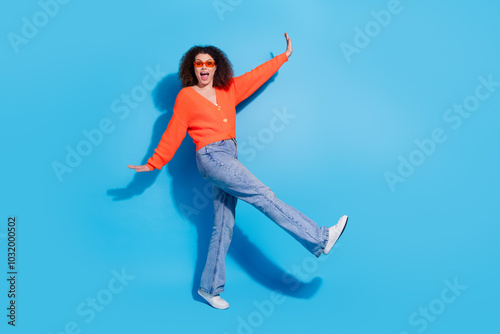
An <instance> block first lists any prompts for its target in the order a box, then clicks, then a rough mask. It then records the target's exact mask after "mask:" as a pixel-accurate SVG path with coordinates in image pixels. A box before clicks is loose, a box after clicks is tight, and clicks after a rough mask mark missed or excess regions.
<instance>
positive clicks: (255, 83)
mask: <svg viewBox="0 0 500 334" xmlns="http://www.w3.org/2000/svg"><path fill="white" fill-rule="evenodd" d="M287 61H288V57H287V56H286V52H283V53H282V54H280V55H277V56H276V57H274V58H272V59H270V60H268V61H266V62H265V63H263V64H262V65H259V66H257V67H256V68H254V69H253V70H251V71H250V72H247V73H245V74H243V75H240V76H238V77H235V78H234V79H233V86H234V90H235V97H236V104H238V103H240V102H241V101H243V100H245V99H246V98H247V97H249V96H250V95H252V94H253V93H254V92H255V91H256V90H257V89H259V87H260V86H262V85H263V84H264V83H265V82H266V81H267V80H269V78H271V77H272V76H273V75H274V73H276V72H277V71H278V70H279V68H280V67H281V65H283V64H284V63H285V62H287Z"/></svg>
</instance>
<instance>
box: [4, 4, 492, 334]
mask: <svg viewBox="0 0 500 334" xmlns="http://www.w3.org/2000/svg"><path fill="white" fill-rule="evenodd" d="M47 2H48V3H51V1H47ZM42 3H44V0H42ZM52 3H53V2H52ZM58 6H59V7H58V8H56V7H54V6H52V7H50V6H49V7H47V6H45V7H46V8H49V9H47V11H52V12H51V14H52V16H49V15H47V14H40V13H39V12H40V11H42V10H43V9H42V7H41V5H40V3H38V2H37V1H35V0H29V1H22V2H16V3H14V2H11V3H9V4H7V5H4V8H3V10H2V11H1V12H0V35H2V38H0V49H1V55H2V62H1V63H0V68H1V77H0V86H1V99H0V109H1V116H0V117H1V122H0V124H1V126H2V131H1V136H2V138H1V139H2V140H1V142H2V156H3V159H2V163H1V164H0V171H1V175H2V201H1V202H2V206H1V213H2V214H1V216H2V220H3V221H4V223H3V226H4V227H1V228H0V249H2V251H1V253H0V254H1V255H0V258H2V260H1V261H2V262H3V264H2V265H1V267H2V268H4V269H5V270H2V273H1V277H3V278H2V279H1V280H0V282H1V283H0V289H1V290H0V295H1V296H2V298H1V299H0V302H1V303H2V304H1V307H0V309H1V310H2V311H1V314H0V315H1V318H0V319H3V320H2V321H1V324H0V328H2V332H6V333H10V332H16V331H17V333H53V334H55V333H72V332H74V333H78V332H79V331H80V332H81V333H146V332H147V333H149V332H151V333H173V332H180V333H201V332H202V333H222V334H223V333H277V332H289V333H312V332H321V333H395V334H407V333H411V334H413V333H422V332H426V333H471V332H478V333H482V332H495V331H496V330H498V328H499V326H498V321H497V320H495V315H496V316H497V315H498V310H499V308H498V300H499V298H500V288H499V284H498V281H499V273H500V270H499V267H498V263H499V257H500V256H499V255H500V252H499V249H500V246H499V243H498V235H499V233H500V227H499V224H498V222H499V217H500V214H499V210H498V199H499V194H498V189H499V186H500V182H499V180H500V178H499V177H498V174H497V173H498V169H499V167H500V159H499V153H498V152H499V151H498V143H499V136H498V131H497V126H498V122H499V121H500V116H499V110H500V91H499V89H498V88H499V87H494V88H492V89H491V90H492V91H491V92H490V91H488V90H487V89H486V88H485V87H484V86H483V88H481V89H482V90H481V92H483V93H486V92H489V97H488V98H485V99H484V100H481V101H480V104H479V106H478V107H477V109H476V110H475V111H473V112H471V113H470V116H469V117H468V118H463V119H462V123H461V124H460V126H459V127H457V128H453V125H454V124H456V123H455V122H456V121H455V122H450V121H448V122H447V121H446V120H445V119H444V118H443V117H444V116H445V115H446V112H447V110H448V109H449V108H452V107H453V105H454V104H461V103H463V102H464V101H465V100H466V99H467V98H468V97H470V96H472V95H474V93H475V90H476V87H478V85H481V81H480V80H479V79H478V78H479V77H483V78H485V79H488V77H489V76H491V77H492V80H493V81H495V82H498V81H500V63H499V62H498V59H500V47H499V46H498V38H497V35H498V34H497V32H498V31H500V21H499V20H498V12H499V10H500V5H499V4H498V3H497V2H494V1H492V0H490V1H476V2H467V3H462V2H461V3H457V2H456V1H440V2H435V1H424V0H419V1H417V0H414V1H410V0H401V1H400V4H399V6H397V8H398V13H397V14H394V13H393V14H391V19H390V22H386V23H387V24H385V26H381V25H380V24H378V26H377V25H376V24H375V25H374V24H373V22H374V16H373V15H372V14H371V12H372V11H375V12H377V13H380V11H381V10H387V8H388V6H391V5H390V4H389V2H388V1H380V0H377V1H375V0H374V1H363V2H362V3H358V2H353V1H347V0H342V1H326V0H325V1H300V2H290V1H284V0H280V1H264V0H254V1H248V0H242V1H239V0H232V1H230V0H220V1H218V2H213V1H212V0H209V1H194V0H192V1H169V2H167V1H157V0H149V1H144V2H141V3H139V2H123V1H106V2H102V1H93V0H91V1H71V2H69V3H67V4H60V5H58ZM37 13H38V14H37ZM44 15H45V16H44ZM34 16H35V17H34ZM23 17H25V18H26V20H27V21H26V20H23ZM33 20H38V21H37V22H38V24H39V27H38V28H37V29H38V31H36V32H35V31H34V30H31V31H30V30H29V28H26V27H25V28H24V30H25V31H24V32H25V33H26V34H27V35H28V36H30V37H29V38H26V39H25V40H23V42H22V43H21V42H20V44H16V43H13V42H12V38H14V37H13V36H14V35H13V34H16V35H17V36H18V38H25V37H22V34H23V31H22V30H23V26H24V25H27V23H26V22H28V21H29V22H32V23H33ZM372 21H373V22H372ZM386 21H387V20H386ZM370 22H372V23H370ZM367 24H368V28H370V27H371V29H377V27H379V28H380V29H379V30H372V31H370V34H371V35H372V37H369V38H370V41H369V44H368V45H363V47H358V50H357V53H353V54H351V55H350V56H348V57H346V55H345V54H344V53H343V52H342V49H341V45H342V43H348V44H350V45H352V46H355V38H356V30H355V29H356V27H358V28H359V29H361V30H364V29H365V28H366V27H367ZM284 32H288V33H289V35H290V37H291V39H292V43H293V47H294V52H293V55H292V57H291V58H290V61H289V62H287V63H285V64H284V65H283V67H282V68H281V69H280V71H279V72H278V74H277V75H276V76H275V77H274V78H273V79H272V80H271V81H270V82H269V83H268V84H267V85H266V86H265V87H264V88H263V89H262V90H260V91H259V92H258V93H257V95H254V96H252V98H251V99H250V101H249V102H251V103H247V102H245V103H244V104H243V105H242V106H240V108H239V110H238V111H240V113H239V114H238V117H237V137H238V144H239V145H240V147H241V146H243V148H245V147H246V150H247V151H246V152H245V153H243V152H241V151H240V158H241V160H242V162H243V163H244V164H245V165H246V166H247V167H248V168H249V169H250V170H251V171H252V172H253V173H254V174H255V175H256V176H257V177H258V178H259V179H261V180H262V181H263V182H264V183H265V184H266V185H268V186H269V187H271V189H273V191H274V192H275V193H276V194H277V195H278V197H280V198H281V199H282V200H284V201H285V202H287V203H289V204H291V205H293V206H295V207H296V208H298V209H299V210H301V211H302V212H304V213H305V214H307V215H308V216H310V217H311V218H313V219H314V220H315V221H317V222H318V224H320V225H326V226H330V225H332V224H334V223H336V222H337V220H338V218H339V217H340V216H341V215H343V214H348V215H349V217H350V219H349V225H348V227H347V230H346V233H345V234H344V235H343V236H342V239H341V241H340V243H339V244H338V245H336V246H335V248H334V250H333V251H332V253H330V255H329V256H328V257H321V258H319V259H317V260H316V259H315V258H314V257H313V256H312V255H310V254H309V253H307V251H305V249H303V248H302V247H301V246H300V245H299V244H298V243H297V242H296V241H295V240H293V238H291V237H290V236H289V235H287V234H286V233H284V232H283V231H282V230H281V229H280V228H279V227H278V226H276V225H275V224H273V223H272V222H271V221H270V220H268V219H267V218H265V217H264V216H263V215H262V214H261V213H260V212H258V211H257V210H255V209H254V208H253V207H251V206H250V205H248V204H246V203H244V202H241V201H240V202H239V203H238V206H237V220H236V227H235V232H234V238H233V243H232V245H231V248H230V251H229V254H228V256H227V262H226V264H227V265H226V266H227V272H226V274H227V279H228V280H227V284H226V292H225V293H224V294H223V297H224V298H226V299H227V300H228V301H229V303H230V305H231V306H230V308H229V309H228V310H226V311H219V310H215V309H213V308H211V307H209V306H207V305H206V304H205V303H203V302H202V301H201V300H200V298H199V297H198V296H197V295H196V289H197V287H198V283H199V277H200V274H201V271H202V269H203V264H204V261H205V256H206V251H207V245H208V239H209V235H210V231H211V224H212V222H211V210H212V207H211V202H210V198H209V196H207V195H206V194H204V193H205V192H209V190H210V189H209V188H205V183H204V181H203V180H202V179H201V177H200V175H199V174H198V172H197V170H196V166H195V160H194V152H195V147H194V144H193V143H192V141H191V139H190V138H189V137H186V140H185V141H184V142H183V144H182V146H181V148H180V149H179V151H178V152H177V154H176V155H175V157H174V159H173V160H172V161H171V163H169V164H168V165H167V166H165V167H164V168H163V169H162V170H161V171H156V172H152V173H142V174H134V172H133V171H132V170H130V169H128V168H127V164H140V163H144V162H145V161H146V160H147V159H148V158H149V157H150V156H151V154H152V152H153V150H154V148H155V147H156V145H157V143H158V141H159V138H160V136H161V134H162V133H163V131H164V129H165V127H166V124H167V123H168V120H169V118H170V116H171V112H172V107H173V102H174V99H175V96H176V94H177V92H178V90H179V83H178V82H177V78H176V76H177V74H176V72H177V67H178V63H179V60H180V58H181V56H182V55H183V53H184V52H186V51H187V49H189V48H190V47H191V46H193V45H195V44H212V45H216V46H218V47H220V48H221V49H222V50H224V51H225V52H226V53H227V55H228V56H229V58H230V60H231V61H232V63H233V65H234V70H235V74H236V75H240V74H243V73H245V72H246V71H249V70H251V69H252V68H254V67H256V66H258V65H259V64H261V63H263V62H264V61H266V60H268V59H270V57H272V56H273V55H277V54H279V53H282V52H284V50H285V39H284V37H283V33H284ZM359 38H360V37H358V39H359ZM364 42H365V43H368V42H367V41H366V40H365V41H364ZM358 44H359V40H358ZM148 69H149V70H148ZM151 71H152V72H154V71H157V74H156V76H157V77H158V78H157V79H155V78H154V77H153V76H151V75H150V74H149V73H150V72H151ZM148 75H149V77H148ZM144 78H147V79H146V83H147V84H146V86H147V87H149V88H147V87H145V86H144V83H143V80H144ZM148 80H149V81H148ZM150 85H152V86H154V89H151V88H152V87H150ZM490 88H491V87H490ZM132 94H134V96H135V99H136V100H135V101H132V102H131V103H130V105H129V106H127V105H126V103H125V102H123V101H122V98H126V95H129V96H131V95H132ZM469 101H472V100H470V98H469ZM118 108H121V109H118ZM285 111H286V113H288V114H290V115H293V118H292V116H290V118H289V119H288V120H287V122H288V124H285V123H278V124H284V125H283V128H282V130H280V131H274V132H273V131H272V130H269V129H270V124H271V122H275V121H273V118H274V117H276V116H275V115H276V113H277V112H278V113H281V114H283V113H284V112H285ZM106 122H107V124H106ZM103 123H104V124H105V125H104V126H103V127H104V129H105V130H107V133H103V132H101V134H102V136H99V135H98V134H96V133H97V132H95V131H94V132H92V131H93V130H95V129H98V128H99V126H100V124H101V125H102V124H103ZM436 128H438V129H441V130H442V132H443V133H444V136H445V137H446V140H445V141H444V142H441V143H435V147H434V148H433V149H432V150H430V152H431V153H430V154H428V155H424V154H423V153H415V152H417V151H418V150H419V148H418V146H417V145H416V144H415V141H416V140H420V141H422V140H426V139H428V138H431V134H432V132H433V130H434V129H436ZM85 131H89V132H91V133H94V134H95V137H94V142H95V144H89V141H88V139H87V137H86V136H85V135H84V132H85ZM99 131H101V130H99ZM250 137H256V138H259V150H257V149H256V148H255V147H253V148H252V144H251V139H250ZM85 142H86V143H85ZM78 145H80V146H78ZM245 145H246V146H245ZM78 147H79V148H80V150H81V152H84V153H85V155H84V156H83V155H82V156H81V157H80V158H81V159H80V161H78V160H73V162H72V163H73V167H71V168H70V167H68V170H66V172H64V173H62V175H60V176H59V177H58V176H57V173H56V172H55V171H54V164H57V163H59V164H61V165H66V166H68V165H67V161H66V159H67V155H68V150H77V149H78ZM252 149H253V150H254V151H253V152H254V153H250V151H252ZM412 154H413V158H414V159H417V160H418V158H419V157H420V160H419V161H418V164H419V165H418V166H415V167H414V169H413V171H412V172H411V173H408V174H410V175H407V176H405V177H404V178H403V179H404V182H398V183H396V184H395V185H394V186H393V187H392V188H391V186H390V185H389V183H388V182H387V180H386V176H385V174H386V172H392V173H394V174H396V173H398V166H399V164H400V157H402V158H404V159H409V158H410V156H411V155H412ZM74 159H75V158H74ZM422 159H423V160H422ZM69 169H71V172H70V171H69ZM11 215H12V216H16V217H17V219H18V248H17V251H18V266H17V269H18V271H19V274H18V282H17V284H18V286H17V288H18V298H17V304H18V309H17V316H18V318H17V326H16V328H15V329H13V328H11V326H8V325H7V324H6V323H7V318H6V316H5V315H6V313H7V311H6V309H5V308H6V307H7V303H8V299H7V298H6V291H7V289H8V288H7V284H6V283H7V282H6V280H5V278H6V276H7V274H6V272H7V269H6V262H7V261H6V258H7V256H6V227H7V217H9V216H11ZM122 271H124V272H125V273H126V275H128V280H126V281H125V282H126V283H125V284H126V285H123V283H122V286H121V287H122V289H121V290H120V292H116V291H117V290H116V289H117V288H118V287H120V283H117V281H116V280H115V279H114V277H115V275H116V273H117V272H119V273H121V272H122ZM287 273H288V274H287ZM110 283H111V284H112V286H114V287H115V289H114V290H113V291H115V292H116V293H114V292H110V291H111V290H110V287H109V284H110ZM113 284H114V285H113ZM449 284H452V285H453V284H458V285H459V288H458V290H455V293H453V291H452V290H449V288H448V285H449ZM277 291H279V293H280V294H281V295H278V296H279V298H278V299H273V296H275V294H276V293H278V292H277ZM443 293H444V296H445V297H443ZM452 297H453V298H452ZM92 298H97V300H98V303H99V300H100V302H101V304H100V308H99V310H100V311H90V310H91V307H90V306H88V305H87V303H88V301H89V300H92ZM450 298H451V299H453V301H452V302H450ZM82 303H83V306H82ZM79 306H80V307H81V308H80V312H79V311H78V308H79ZM425 309H428V310H430V311H425ZM84 310H85V311H86V312H87V313H84V315H82V314H81V313H82V311H84ZM92 312H94V317H91V316H90V314H91V313H92ZM425 312H427V316H424V315H423V314H424V313H425ZM412 319H413V320H412ZM72 326H74V327H75V328H78V330H72V329H71V327H72ZM65 327H67V328H69V330H65Z"/></svg>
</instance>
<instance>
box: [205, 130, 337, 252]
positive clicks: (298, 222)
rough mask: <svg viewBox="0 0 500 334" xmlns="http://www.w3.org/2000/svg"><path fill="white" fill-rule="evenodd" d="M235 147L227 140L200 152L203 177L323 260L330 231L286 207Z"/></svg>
mask: <svg viewBox="0 0 500 334" xmlns="http://www.w3.org/2000/svg"><path fill="white" fill-rule="evenodd" d="M237 157H238V155H237V152H236V146H235V143H234V142H233V141H231V140H225V141H221V142H216V143H213V144H209V145H207V146H205V147H203V148H201V149H200V150H198V151H197V152H196V158H197V163H198V169H199V170H200V173H201V174H202V176H203V177H204V178H205V179H206V180H208V181H210V182H212V183H213V184H214V185H215V186H217V187H218V188H220V189H222V190H224V191H225V192H227V193H229V194H231V195H233V196H234V197H236V198H239V199H241V200H244V201H246V202H248V203H250V204H252V205H253V206H254V207H256V208H257V209H258V210H260V211H261V212H262V213H264V214H265V215H266V216H267V217H269V218H270V219H271V220H273V221H274V222H275V223H276V224H278V225H279V226H281V227H282V228H283V229H284V230H285V231H287V232H288V233H289V234H290V235H292V236H293V237H294V238H295V239H296V240H297V241H299V242H300V243H301V244H302V245H303V246H304V247H305V248H306V249H307V250H308V251H310V252H311V253H313V254H314V255H315V256H317V257H319V256H320V255H321V254H322V252H323V249H324V247H325V245H326V242H327V240H328V234H329V231H328V229H327V228H326V227H324V226H323V227H321V228H320V227H319V226H318V225H317V224H316V223H315V222H314V221H313V220H311V219H310V218H308V217H307V216H305V215H304V214H302V213H301V212H300V211H298V210H297V209H295V208H293V207H292V206H290V205H288V204H286V203H283V202H282V201H281V200H279V199H278V198H277V197H276V195H275V194H274V193H273V192H272V191H271V189H269V188H268V187H266V186H265V185H264V184H263V183H262V182H260V181H259V180H258V179H257V178H256V177H255V176H254V175H253V174H252V173H250V171H249V170H248V169H247V168H246V167H245V166H243V165H242V164H241V163H240V162H239V161H238V159H237Z"/></svg>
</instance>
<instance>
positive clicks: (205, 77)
mask: <svg viewBox="0 0 500 334" xmlns="http://www.w3.org/2000/svg"><path fill="white" fill-rule="evenodd" d="M208 76H209V74H208V72H201V73H200V77H201V80H203V81H207V80H208Z"/></svg>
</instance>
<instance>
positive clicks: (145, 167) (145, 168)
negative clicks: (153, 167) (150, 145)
mask: <svg viewBox="0 0 500 334" xmlns="http://www.w3.org/2000/svg"><path fill="white" fill-rule="evenodd" d="M128 168H130V169H135V171H136V172H150V170H149V168H148V165H139V166H134V165H128Z"/></svg>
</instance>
